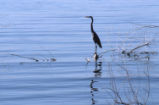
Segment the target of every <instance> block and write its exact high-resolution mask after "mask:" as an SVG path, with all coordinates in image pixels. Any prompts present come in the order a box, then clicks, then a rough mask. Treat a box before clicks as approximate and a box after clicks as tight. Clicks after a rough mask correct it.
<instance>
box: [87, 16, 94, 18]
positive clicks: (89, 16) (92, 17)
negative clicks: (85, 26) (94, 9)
mask: <svg viewBox="0 0 159 105" xmlns="http://www.w3.org/2000/svg"><path fill="white" fill-rule="evenodd" d="M85 18H93V16H85Z"/></svg>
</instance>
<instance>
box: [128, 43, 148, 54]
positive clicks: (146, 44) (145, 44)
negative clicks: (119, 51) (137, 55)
mask: <svg viewBox="0 0 159 105" xmlns="http://www.w3.org/2000/svg"><path fill="white" fill-rule="evenodd" d="M149 45H150V42H147V43H144V44H141V45H139V46H137V47H135V48H133V49H131V50H130V52H129V53H132V52H133V51H134V50H136V49H139V48H141V47H144V46H149Z"/></svg>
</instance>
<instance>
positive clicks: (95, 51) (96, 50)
mask: <svg viewBox="0 0 159 105" xmlns="http://www.w3.org/2000/svg"><path fill="white" fill-rule="evenodd" d="M95 53H97V45H96V44H95Z"/></svg>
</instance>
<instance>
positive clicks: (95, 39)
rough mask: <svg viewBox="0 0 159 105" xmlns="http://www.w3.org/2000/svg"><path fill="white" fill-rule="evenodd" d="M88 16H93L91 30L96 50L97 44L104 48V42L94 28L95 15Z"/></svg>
mask: <svg viewBox="0 0 159 105" xmlns="http://www.w3.org/2000/svg"><path fill="white" fill-rule="evenodd" d="M86 18H91V20H92V22H91V32H92V36H93V41H94V43H95V52H97V45H98V46H99V47H100V48H102V44H101V42H100V39H99V37H98V35H97V33H96V32H95V31H94V29H93V17H92V16H86Z"/></svg>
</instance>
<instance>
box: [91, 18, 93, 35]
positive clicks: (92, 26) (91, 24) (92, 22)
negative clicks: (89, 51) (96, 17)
mask: <svg viewBox="0 0 159 105" xmlns="http://www.w3.org/2000/svg"><path fill="white" fill-rule="evenodd" d="M91 20H92V22H91V32H94V30H93V18H91Z"/></svg>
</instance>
